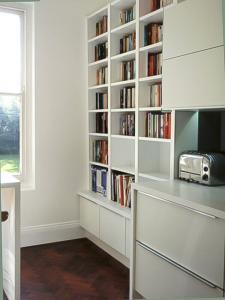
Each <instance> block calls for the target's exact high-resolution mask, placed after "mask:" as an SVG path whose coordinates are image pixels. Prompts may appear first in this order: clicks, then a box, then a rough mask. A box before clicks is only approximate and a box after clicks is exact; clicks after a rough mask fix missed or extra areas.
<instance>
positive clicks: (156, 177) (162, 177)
mask: <svg viewBox="0 0 225 300" xmlns="http://www.w3.org/2000/svg"><path fill="white" fill-rule="evenodd" d="M138 175H139V177H142V178H147V179H152V180H158V181H167V180H169V176H168V174H163V173H159V172H153V173H139V174H138Z"/></svg>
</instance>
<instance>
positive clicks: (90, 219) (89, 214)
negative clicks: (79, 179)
mask: <svg viewBox="0 0 225 300" xmlns="http://www.w3.org/2000/svg"><path fill="white" fill-rule="evenodd" d="M80 225H81V227H83V228H84V229H86V230H87V231H88V232H90V233H92V234H93V235H95V236H97V237H98V238H99V206H98V205H97V204H95V203H94V202H92V201H90V200H87V199H86V198H83V197H80Z"/></svg>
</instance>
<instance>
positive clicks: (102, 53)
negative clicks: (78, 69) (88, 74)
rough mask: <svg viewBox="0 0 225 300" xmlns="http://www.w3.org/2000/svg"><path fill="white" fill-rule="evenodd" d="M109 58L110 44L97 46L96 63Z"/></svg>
mask: <svg viewBox="0 0 225 300" xmlns="http://www.w3.org/2000/svg"><path fill="white" fill-rule="evenodd" d="M107 56H108V42H105V43H101V44H98V45H97V46H95V61H98V60H101V59H104V58H106V57H107Z"/></svg>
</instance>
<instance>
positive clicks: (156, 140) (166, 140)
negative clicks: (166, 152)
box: [139, 137, 171, 143]
mask: <svg viewBox="0 0 225 300" xmlns="http://www.w3.org/2000/svg"><path fill="white" fill-rule="evenodd" d="M139 140H140V141H145V142H156V143H171V139H162V138H149V137H139Z"/></svg>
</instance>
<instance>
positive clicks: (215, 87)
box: [163, 46, 225, 108]
mask: <svg viewBox="0 0 225 300" xmlns="http://www.w3.org/2000/svg"><path fill="white" fill-rule="evenodd" d="M224 83H225V72H224V47H223V46H222V47H218V48H214V49H210V50H206V51H203V52H198V53H193V54H190V55H185V56H181V57H177V58H174V59H169V60H165V61H164V62H163V106H164V107H165V108H188V107H189V108H190V107H207V106H208V107H213V106H224V105H225V84H224Z"/></svg>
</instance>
